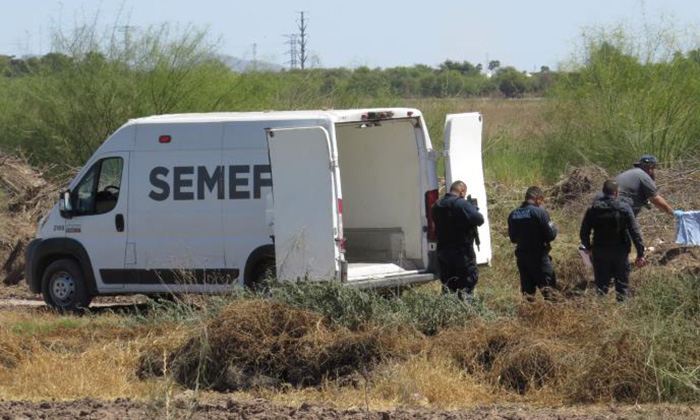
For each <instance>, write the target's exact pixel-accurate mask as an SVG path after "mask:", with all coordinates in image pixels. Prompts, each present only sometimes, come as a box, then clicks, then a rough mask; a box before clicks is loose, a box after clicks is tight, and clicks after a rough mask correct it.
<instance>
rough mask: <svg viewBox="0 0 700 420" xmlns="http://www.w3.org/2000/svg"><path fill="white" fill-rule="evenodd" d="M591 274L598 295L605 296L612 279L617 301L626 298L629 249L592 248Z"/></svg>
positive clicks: (614, 247) (623, 247)
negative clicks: (593, 276)
mask: <svg viewBox="0 0 700 420" xmlns="http://www.w3.org/2000/svg"><path fill="white" fill-rule="evenodd" d="M593 274H594V275H595V284H596V286H597V287H598V292H599V293H600V294H602V295H607V293H608V289H609V287H610V281H611V280H612V279H613V278H614V279H615V291H616V292H617V300H620V301H621V300H624V299H625V298H627V293H628V288H629V275H630V263H629V249H628V248H627V247H626V246H611V247H596V248H594V249H593Z"/></svg>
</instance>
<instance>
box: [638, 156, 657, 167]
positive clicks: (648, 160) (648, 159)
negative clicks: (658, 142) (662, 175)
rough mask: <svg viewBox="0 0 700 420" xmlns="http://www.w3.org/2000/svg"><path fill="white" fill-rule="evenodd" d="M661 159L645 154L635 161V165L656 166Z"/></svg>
mask: <svg viewBox="0 0 700 420" xmlns="http://www.w3.org/2000/svg"><path fill="white" fill-rule="evenodd" d="M658 163H659V160H658V159H657V158H656V156H654V155H644V156H642V157H640V158H639V160H638V161H636V162H634V166H636V167H637V168H655V167H656V165H658Z"/></svg>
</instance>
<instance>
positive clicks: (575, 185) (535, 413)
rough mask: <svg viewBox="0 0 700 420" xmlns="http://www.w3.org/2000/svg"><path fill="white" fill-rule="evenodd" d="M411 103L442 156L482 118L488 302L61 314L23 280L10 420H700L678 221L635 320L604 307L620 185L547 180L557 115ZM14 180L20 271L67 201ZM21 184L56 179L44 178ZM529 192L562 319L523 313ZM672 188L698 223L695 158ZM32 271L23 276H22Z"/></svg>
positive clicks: (634, 308) (0, 354)
mask: <svg viewBox="0 0 700 420" xmlns="http://www.w3.org/2000/svg"><path fill="white" fill-rule="evenodd" d="M401 104H402V105H407V106H415V107H418V108H419V109H423V110H424V111H425V114H426V118H427V121H428V124H429V128H430V132H431V136H432V138H433V141H434V143H435V144H436V146H437V147H438V148H439V147H441V140H440V139H441V135H442V125H443V124H444V115H445V114H446V113H453V112H464V111H479V112H482V114H483V115H484V121H485V126H484V130H485V131H484V162H485V171H486V179H487V184H488V195H489V200H488V206H489V215H490V219H491V226H492V241H493V250H494V258H493V266H492V267H490V268H485V269H483V270H482V271H481V278H480V281H479V284H478V286H477V292H476V293H477V295H476V299H475V302H474V303H473V304H467V303H465V302H463V301H460V300H458V299H456V298H455V297H453V296H449V295H442V294H441V293H440V290H439V287H438V285H436V284H429V285H426V286H423V287H420V288H417V289H414V290H409V291H404V292H402V293H401V294H400V295H395V296H385V295H378V294H374V293H367V292H356V291H350V290H345V289H342V288H339V287H336V286H308V285H295V286H290V287H285V288H280V289H276V290H275V291H274V292H273V294H272V297H262V296H259V295H255V294H253V293H251V292H245V291H240V292H238V293H235V294H233V295H230V296H218V297H206V298H205V297H197V296H189V297H183V298H182V300H180V299H175V300H174V301H170V300H164V301H152V300H146V299H145V298H143V297H136V298H133V299H131V298H127V299H123V298H121V299H116V300H115V299H112V298H110V299H99V298H98V299H97V300H96V301H97V302H98V303H102V304H106V306H101V307H96V308H94V309H91V310H90V311H89V312H87V313H85V314H79V315H63V314H58V313H55V312H52V311H49V310H47V309H46V308H44V307H41V306H34V305H29V304H27V302H26V299H28V298H30V296H28V294H27V293H26V291H25V290H26V286H25V285H24V284H23V283H19V284H18V285H15V286H0V296H2V298H3V299H1V300H0V413H3V414H5V415H9V416H10V418H12V416H17V417H19V418H21V416H25V417H31V416H39V415H41V414H43V415H46V416H48V417H55V416H69V417H76V418H77V417H81V418H121V417H122V416H135V417H142V416H151V417H152V416H156V417H164V418H175V417H176V418H179V417H183V418H190V417H197V418H199V417H201V418H227V416H233V417H234V418H382V419H384V418H397V419H409V418H424V417H431V418H432V417H436V418H454V419H462V418H463V419H471V418H493V419H505V418H535V419H540V418H541V419H550V418H551V419H553V418H577V419H578V418H580V419H589V418H619V417H622V418H630V419H632V418H639V419H642V418H697V416H698V414H697V410H698V406H697V403H698V402H700V347H699V346H698V345H697V343H699V342H700V284H699V283H698V277H699V276H700V251H698V250H697V249H696V248H682V247H678V246H676V245H675V244H674V243H673V242H674V240H673V232H674V227H673V220H672V219H671V218H669V217H667V216H664V215H662V214H661V213H660V212H658V211H656V210H645V211H644V212H643V213H642V216H641V217H640V224H641V225H642V228H643V234H644V238H645V241H646V244H647V246H648V247H652V248H653V250H652V251H651V252H650V257H649V264H648V265H647V266H646V267H643V268H641V269H635V270H634V272H633V276H632V283H633V297H632V299H630V300H629V301H627V302H625V303H623V304H618V303H616V302H615V301H614V299H613V297H612V296H609V298H607V299H599V298H597V297H596V296H595V294H594V293H593V291H592V290H590V288H589V287H588V282H590V280H592V273H590V272H589V271H588V269H587V268H586V267H585V266H584V265H583V263H582V262H581V261H580V258H579V257H578V254H577V246H578V227H579V223H580V219H581V216H582V214H583V211H584V209H585V207H586V205H587V203H588V202H589V200H590V197H591V196H592V195H593V194H594V193H595V192H596V191H597V190H598V189H599V187H600V185H602V181H603V180H604V179H605V178H606V177H607V176H609V175H610V174H609V173H608V172H607V171H606V169H604V168H602V167H599V166H595V165H592V164H588V165H586V166H579V167H578V168H577V169H575V170H574V168H573V167H568V168H567V167H566V166H562V165H559V164H558V166H557V167H558V168H559V172H558V173H557V174H556V175H557V176H553V175H552V173H551V171H549V170H548V168H547V165H546V163H547V161H546V153H545V152H544V150H545V147H546V139H547V138H549V136H551V135H552V133H556V128H554V127H553V126H552V124H553V123H552V119H551V116H550V114H551V112H552V107H551V105H552V101H550V100H548V99H523V100H503V99H473V100H464V99H462V100H458V99H448V100H436V99H415V100H407V101H405V102H402V103H401ZM6 159H10V158H6ZM9 162H14V163H15V164H16V165H19V166H21V165H23V163H22V161H21V160H12V161H10V160H4V161H3V163H4V165H5V168H9V167H10V166H9ZM572 163H573V162H572ZM630 163H631V162H627V161H625V162H620V163H618V165H619V166H620V167H625V166H627V165H629V164H630ZM22 168H24V169H22V170H25V169H26V170H30V169H28V168H30V167H28V166H26V167H25V166H22ZM612 170H614V169H611V171H612ZM9 174H10V172H9V170H8V171H5V172H4V174H3V177H0V178H2V179H0V181H3V182H0V185H2V189H1V191H2V193H3V195H2V199H3V200H4V204H3V206H2V207H3V214H2V219H0V221H1V223H0V228H1V229H2V232H0V234H1V236H0V237H1V238H2V242H3V253H4V254H3V255H1V256H2V260H3V261H5V260H6V258H8V256H9V255H10V254H11V252H10V250H11V249H13V247H17V246H21V245H19V244H20V243H21V241H22V240H26V237H27V236H28V235H31V234H32V232H33V224H34V223H35V220H36V216H37V215H38V214H40V213H41V211H43V209H44V208H45V207H46V206H47V205H48V204H50V201H51V200H50V199H47V201H46V202H43V201H37V200H35V199H34V197H37V196H40V197H43V195H44V194H46V195H47V196H48V197H51V196H53V194H54V193H55V188H54V187H52V186H51V184H50V183H47V184H41V185H39V184H37V185H30V186H29V187H22V185H24V184H27V183H28V181H27V182H24V184H22V182H20V181H18V180H17V178H12V177H11V176H10V175H9ZM613 174H614V172H613ZM559 176H561V179H559ZM20 178H21V177H20ZM21 179H24V180H26V179H34V180H36V179H43V175H42V174H41V173H39V172H31V171H30V172H28V175H27V176H25V177H24V178H21ZM8 180H9V182H10V184H12V185H14V186H15V187H16V188H15V189H12V188H9V187H8ZM531 184H539V185H541V186H543V187H545V189H546V191H547V196H548V202H547V204H546V206H547V209H548V210H549V211H550V213H551V214H552V219H553V220H554V221H555V223H556V224H557V225H558V227H559V230H560V235H559V237H558V239H557V241H556V242H555V244H554V249H553V252H552V255H553V259H554V265H555V269H556V271H557V275H558V282H559V285H560V293H559V295H558V298H557V299H556V301H555V302H545V301H543V300H538V301H536V302H534V303H526V302H523V301H522V299H521V297H520V294H519V282H518V277H517V269H516V267H515V261H514V257H513V255H512V254H513V247H512V246H511V244H510V243H509V242H508V240H507V236H506V223H505V221H506V217H507V214H508V213H509V212H510V210H512V208H514V207H515V206H517V205H518V204H519V202H520V201H521V200H522V195H523V192H524V189H525V187H527V186H528V185H531ZM658 184H659V186H660V188H661V191H662V194H663V195H664V196H665V197H666V198H667V199H668V200H669V201H670V202H671V205H672V206H674V207H677V208H683V209H698V208H700V194H699V193H700V191H699V189H700V187H699V186H700V171H699V170H698V161H697V160H692V159H684V160H676V161H674V164H673V165H669V166H666V167H664V168H663V170H662V171H660V174H659V176H658ZM28 191H29V192H30V193H28ZM39 191H40V192H41V193H40V194H38V192H39ZM33 200H34V201H33ZM17 203H22V204H23V206H17ZM19 265H21V261H17V260H13V261H12V262H11V263H10V267H9V268H8V269H5V274H8V273H9V272H12V271H13V269H17V267H19ZM11 298H12V299H24V300H22V301H21V302H19V304H16V303H17V302H12V301H11V300H10V299H11ZM19 401H22V402H19Z"/></svg>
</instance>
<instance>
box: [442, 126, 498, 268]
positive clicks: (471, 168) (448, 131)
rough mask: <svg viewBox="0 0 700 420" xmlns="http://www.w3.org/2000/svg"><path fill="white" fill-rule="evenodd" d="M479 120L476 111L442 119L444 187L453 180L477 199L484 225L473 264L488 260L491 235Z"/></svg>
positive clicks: (489, 257)
mask: <svg viewBox="0 0 700 420" xmlns="http://www.w3.org/2000/svg"><path fill="white" fill-rule="evenodd" d="M481 131H482V118H481V114H479V113H478V112H472V113H467V114H451V115H447V117H446V119H445V138H444V150H445V185H447V186H448V187H449V185H450V184H452V182H454V181H456V180H460V181H463V182H465V183H466V184H467V194H468V195H471V196H472V198H474V199H476V200H477V205H478V206H479V212H480V213H481V214H483V215H484V219H485V222H484V224H483V225H481V226H480V227H479V238H480V240H481V245H480V246H479V247H478V249H477V248H476V246H475V247H474V248H475V249H474V251H476V262H477V264H489V263H490V261H491V234H490V228H489V219H488V208H487V205H486V186H485V185H484V170H483V166H482V159H481Z"/></svg>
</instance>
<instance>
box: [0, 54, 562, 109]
mask: <svg viewBox="0 0 700 420" xmlns="http://www.w3.org/2000/svg"><path fill="white" fill-rule="evenodd" d="M85 59H88V60H89V59H91V60H104V59H106V57H105V56H104V54H102V53H101V52H92V53H89V54H87V55H86V56H85V57H82V58H78V57H73V56H70V55H66V54H64V53H61V52H52V53H48V54H46V55H43V56H38V57H25V58H17V57H14V56H9V55H0V75H2V76H3V77H6V78H13V77H26V76H32V75H37V74H42V73H43V74H45V73H46V72H61V71H65V70H66V69H68V68H69V67H71V66H74V65H76V61H79V60H85ZM209 60H210V61H211V62H212V63H218V64H219V65H221V66H224V64H223V63H222V62H221V61H219V60H218V58H217V57H216V56H215V55H212V56H211V57H210V58H209ZM299 71H300V70H282V71H281V72H280V74H279V75H278V76H280V77H285V76H286V75H287V74H289V73H294V72H299ZM232 72H233V71H232ZM306 72H308V73H312V75H311V76H310V77H312V78H314V79H316V80H317V81H318V83H319V84H320V86H319V87H320V89H319V93H320V94H331V93H334V92H336V91H338V90H344V91H347V92H354V93H357V94H361V95H369V96H373V97H381V96H394V97H401V98H459V97H485V96H504V97H506V98H519V97H523V96H526V95H531V96H542V95H544V94H545V93H546V91H547V89H549V88H550V87H551V86H552V85H553V83H554V80H555V78H556V72H553V71H551V70H550V69H549V68H548V67H547V66H542V67H541V68H540V70H539V71H538V72H525V71H520V70H518V69H516V68H515V67H512V66H505V67H501V65H500V62H499V61H498V60H492V61H490V62H489V66H488V71H483V69H482V65H481V64H472V63H470V62H469V61H461V62H460V61H453V60H445V61H444V62H443V63H440V64H439V65H438V66H437V67H431V66H428V65H424V64H416V65H413V66H403V67H389V68H369V67H366V66H362V67H358V68H355V69H349V68H342V67H341V68H327V69H325V68H316V69H307V70H306ZM289 78H290V79H293V78H294V76H290V77H289Z"/></svg>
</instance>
